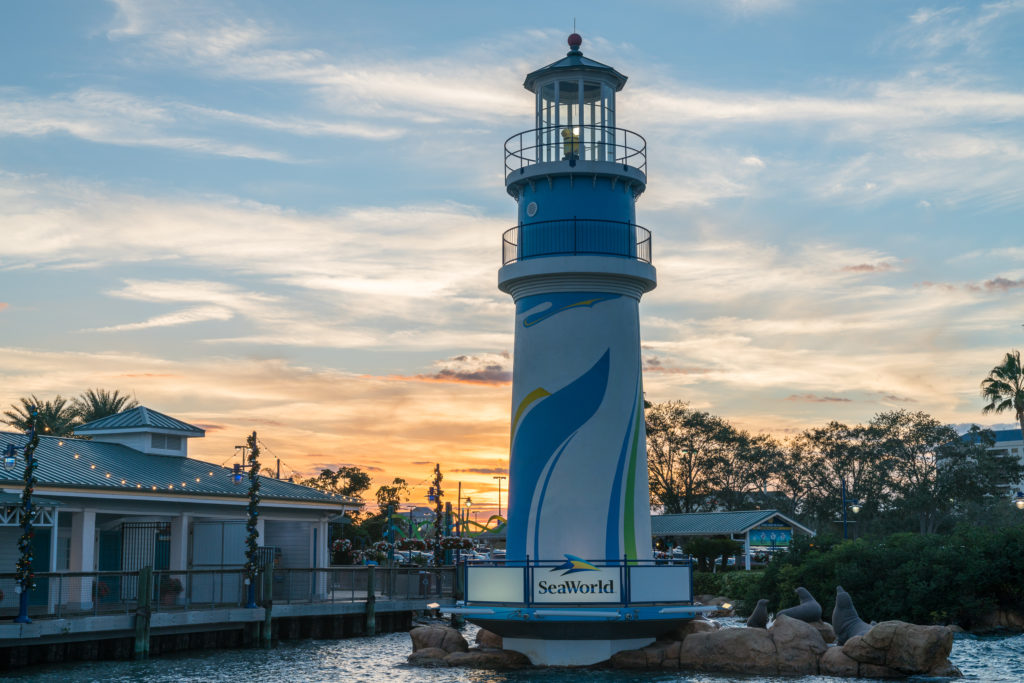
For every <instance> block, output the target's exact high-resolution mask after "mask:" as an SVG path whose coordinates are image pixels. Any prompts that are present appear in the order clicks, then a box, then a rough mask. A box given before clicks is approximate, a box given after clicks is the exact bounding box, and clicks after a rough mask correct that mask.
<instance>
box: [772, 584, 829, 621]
mask: <svg viewBox="0 0 1024 683" xmlns="http://www.w3.org/2000/svg"><path fill="white" fill-rule="evenodd" d="M796 595H797V597H798V598H800V604H799V605H797V606H796V607H789V608H787V609H784V610H779V612H778V613H777V614H776V615H775V618H776V619H777V618H779V616H781V615H783V614H784V615H786V616H787V617H793V618H794V619H799V620H800V621H806V622H808V623H810V622H812V621H821V605H819V604H818V601H817V600H815V599H814V596H813V595H811V594H810V592H809V591H808V590H807V589H806V588H804V587H802V586H801V587H800V588H797V589H796Z"/></svg>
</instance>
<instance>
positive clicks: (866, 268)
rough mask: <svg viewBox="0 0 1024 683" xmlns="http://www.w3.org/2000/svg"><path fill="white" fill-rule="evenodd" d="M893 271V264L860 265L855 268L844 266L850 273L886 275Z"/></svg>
mask: <svg viewBox="0 0 1024 683" xmlns="http://www.w3.org/2000/svg"><path fill="white" fill-rule="evenodd" d="M892 269H893V265H892V263H889V262H884V263H858V264H857V265H855V266H843V270H845V271H848V272H850V273H885V272H888V271H891V270H892Z"/></svg>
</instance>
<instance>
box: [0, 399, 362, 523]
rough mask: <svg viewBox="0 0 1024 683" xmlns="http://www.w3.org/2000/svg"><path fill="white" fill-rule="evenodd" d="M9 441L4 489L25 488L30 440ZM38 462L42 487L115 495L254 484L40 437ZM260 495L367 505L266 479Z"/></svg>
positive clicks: (229, 491) (3, 437)
mask: <svg viewBox="0 0 1024 683" xmlns="http://www.w3.org/2000/svg"><path fill="white" fill-rule="evenodd" d="M104 419H105V418H104ZM9 443H12V444H14V445H15V447H17V448H18V462H17V466H16V467H15V469H14V470H13V471H11V472H7V471H5V470H3V469H0V486H7V487H12V486H18V487H20V486H21V485H22V479H21V477H22V472H23V471H24V468H25V459H24V456H23V455H22V451H21V449H22V448H23V447H24V446H25V444H26V443H27V437H26V436H25V435H24V434H16V433H15V434H12V433H10V432H0V451H3V450H4V449H5V448H6V447H7V444H9ZM76 456H77V457H76ZM35 458H36V460H37V467H36V479H37V480H38V482H39V483H38V484H37V486H39V487H54V488H90V489H101V490H106V491H110V492H111V493H112V494H116V493H119V492H120V493H129V492H131V493H140V492H142V491H148V492H150V493H160V494H161V495H168V494H173V495H181V496H183V497H187V496H216V497H220V498H237V499H239V500H243V499H246V498H248V495H249V486H248V480H247V479H243V481H242V483H240V484H235V483H234V480H233V478H232V471H231V470H230V469H227V468H225V467H221V466H220V465H214V464H212V463H208V462H203V461H202V460H196V459H194V458H184V457H181V456H173V455H148V454H146V453H141V452H139V451H136V450H134V449H132V448H128V447H127V446H122V445H120V444H113V443H101V442H99V441H87V440H84V439H74V438H64V439H60V438H58V437H55V436H40V437H39V446H38V447H37V448H36V452H35ZM122 480H123V481H124V483H121V482H122ZM154 487H155V488H154ZM260 497H261V498H263V499H264V500H286V501H297V502H309V503H334V504H338V505H340V504H341V503H348V504H350V505H351V504H359V503H360V502H361V501H359V500H358V499H355V498H349V497H346V496H340V495H332V494H329V493H324V492H322V491H317V490H316V489H312V488H309V487H306V486H300V485H298V484H293V483H290V482H287V481H281V480H279V479H270V478H268V477H262V476H261V477H260Z"/></svg>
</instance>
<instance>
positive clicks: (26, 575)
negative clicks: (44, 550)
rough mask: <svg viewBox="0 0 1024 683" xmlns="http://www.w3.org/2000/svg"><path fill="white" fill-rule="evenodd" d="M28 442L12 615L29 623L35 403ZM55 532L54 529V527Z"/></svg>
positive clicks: (32, 575)
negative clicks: (15, 613) (15, 614)
mask: <svg viewBox="0 0 1024 683" xmlns="http://www.w3.org/2000/svg"><path fill="white" fill-rule="evenodd" d="M28 412H29V418H28V432H26V434H28V444H27V445H26V446H25V476H24V479H25V490H24V491H22V493H21V529H22V530H21V538H19V539H18V550H19V551H21V557H19V558H18V564H17V565H16V568H15V576H14V581H15V583H16V584H17V585H16V586H15V590H16V591H17V592H18V616H16V617H15V618H14V622H15V623H16V624H31V623H32V620H31V619H29V618H28V594H29V591H31V590H33V589H34V588H35V587H36V575H35V573H34V572H33V571H32V537H33V536H35V532H34V531H33V530H32V517H33V510H32V491H33V490H34V489H35V487H36V461H35V458H34V457H32V456H33V454H34V453H35V451H36V446H38V445H39V436H38V435H37V434H36V421H37V419H38V418H39V409H38V408H37V407H36V406H28ZM54 533H57V530H56V529H54Z"/></svg>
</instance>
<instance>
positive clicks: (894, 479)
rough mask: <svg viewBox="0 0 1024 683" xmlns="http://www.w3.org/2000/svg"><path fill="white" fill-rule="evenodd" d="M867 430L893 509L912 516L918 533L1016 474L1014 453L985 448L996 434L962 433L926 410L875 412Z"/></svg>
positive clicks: (984, 496) (993, 491) (932, 528)
mask: <svg viewBox="0 0 1024 683" xmlns="http://www.w3.org/2000/svg"><path fill="white" fill-rule="evenodd" d="M868 429H869V438H870V439H871V441H872V444H873V447H874V448H875V449H876V450H877V452H878V453H879V456H880V457H879V459H880V461H882V462H884V463H885V471H886V472H887V473H888V475H889V478H888V482H887V483H888V486H889V487H890V488H891V490H892V493H893V501H892V505H893V507H894V508H895V511H896V512H897V513H898V514H900V515H903V516H912V517H916V518H917V520H918V526H919V530H920V533H922V534H930V533H935V532H936V531H937V529H938V526H939V524H940V523H941V522H942V521H943V520H944V519H946V518H948V517H952V516H954V515H956V514H957V513H958V512H959V511H960V510H961V509H963V508H964V507H965V506H967V505H969V504H971V503H983V502H984V501H985V500H986V499H987V498H989V497H991V496H995V497H998V495H999V489H1000V486H1003V485H1005V484H1006V482H1008V481H1017V480H1018V479H1019V478H1020V476H1021V464H1020V462H1019V461H1018V460H1017V458H1006V457H1003V456H1000V455H997V454H995V453H992V452H991V451H989V450H988V448H989V447H991V446H992V444H993V443H995V435H994V434H993V433H992V432H991V431H990V430H983V429H981V428H979V427H977V426H976V425H975V426H974V427H972V429H971V432H969V433H968V434H966V435H964V437H963V438H961V437H960V436H959V435H958V434H957V433H956V430H955V429H954V428H953V427H952V426H950V425H944V424H942V423H940V422H939V421H938V420H936V419H935V418H933V417H931V416H930V415H928V414H927V413H923V412H916V413H911V412H909V411H906V410H894V411H890V412H886V413H879V414H878V415H876V416H875V417H874V418H873V419H872V420H871V422H870V423H869V425H868Z"/></svg>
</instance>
